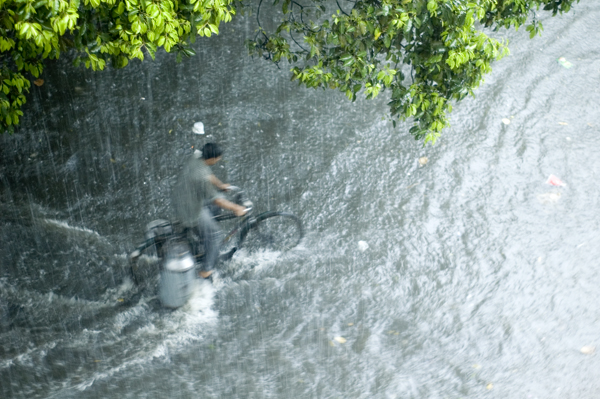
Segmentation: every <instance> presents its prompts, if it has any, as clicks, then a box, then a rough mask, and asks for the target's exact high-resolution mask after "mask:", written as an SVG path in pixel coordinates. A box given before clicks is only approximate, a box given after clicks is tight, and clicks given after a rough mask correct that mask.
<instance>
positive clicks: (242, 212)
mask: <svg viewBox="0 0 600 399" xmlns="http://www.w3.org/2000/svg"><path fill="white" fill-rule="evenodd" d="M246 212H248V209H247V208H244V207H243V206H239V205H237V206H236V207H235V209H233V213H235V216H244V215H245V214H246Z"/></svg>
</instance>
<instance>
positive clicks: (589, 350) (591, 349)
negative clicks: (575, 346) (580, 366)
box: [581, 345, 596, 355]
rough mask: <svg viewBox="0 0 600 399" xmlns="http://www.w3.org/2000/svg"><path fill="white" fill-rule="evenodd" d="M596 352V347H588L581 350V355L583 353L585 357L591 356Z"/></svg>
mask: <svg viewBox="0 0 600 399" xmlns="http://www.w3.org/2000/svg"><path fill="white" fill-rule="evenodd" d="M594 352H596V347H595V346H591V345H586V346H584V347H582V348H581V353H583V354H584V355H591V354H592V353H594Z"/></svg>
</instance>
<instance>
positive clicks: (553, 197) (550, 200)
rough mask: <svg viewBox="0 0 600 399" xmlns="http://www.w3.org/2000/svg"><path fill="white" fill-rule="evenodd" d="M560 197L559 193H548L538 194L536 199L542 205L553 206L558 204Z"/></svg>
mask: <svg viewBox="0 0 600 399" xmlns="http://www.w3.org/2000/svg"><path fill="white" fill-rule="evenodd" d="M560 196H561V194H560V193H559V192H548V193H543V194H538V195H537V199H538V201H540V202H541V203H542V204H554V203H556V202H558V200H559V199H560Z"/></svg>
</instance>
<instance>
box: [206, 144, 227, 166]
mask: <svg viewBox="0 0 600 399" xmlns="http://www.w3.org/2000/svg"><path fill="white" fill-rule="evenodd" d="M222 155H223V151H222V150H221V147H219V146H218V144H217V143H206V144H204V147H202V159H204V160H205V161H210V160H215V162H216V161H218V160H219V159H220V158H221V156H222Z"/></svg>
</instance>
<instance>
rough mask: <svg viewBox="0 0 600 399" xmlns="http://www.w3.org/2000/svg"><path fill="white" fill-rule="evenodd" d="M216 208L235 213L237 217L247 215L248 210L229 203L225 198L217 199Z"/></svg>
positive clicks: (214, 202) (215, 201)
mask: <svg viewBox="0 0 600 399" xmlns="http://www.w3.org/2000/svg"><path fill="white" fill-rule="evenodd" d="M213 204H215V205H216V206H218V207H220V208H223V209H227V210H230V211H232V212H233V213H235V216H244V215H245V214H246V208H244V207H243V206H241V205H238V204H234V203H233V202H231V201H227V200H226V199H225V198H216V199H215V200H214V201H213Z"/></svg>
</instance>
